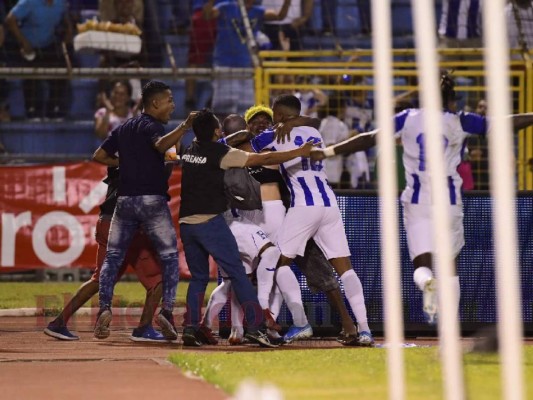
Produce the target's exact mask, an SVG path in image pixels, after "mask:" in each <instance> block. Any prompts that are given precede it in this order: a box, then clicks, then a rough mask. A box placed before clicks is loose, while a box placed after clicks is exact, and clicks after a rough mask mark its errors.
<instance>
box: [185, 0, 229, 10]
mask: <svg viewBox="0 0 533 400" xmlns="http://www.w3.org/2000/svg"><path fill="white" fill-rule="evenodd" d="M233 1H234V0H233ZM225 2H228V0H215V6H216V5H217V4H220V3H225ZM205 3H207V0H192V10H193V12H194V11H198V10H201V9H202V8H203V7H204V5H205Z"/></svg>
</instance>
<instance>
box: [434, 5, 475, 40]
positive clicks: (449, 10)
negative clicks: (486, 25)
mask: <svg viewBox="0 0 533 400" xmlns="http://www.w3.org/2000/svg"><path fill="white" fill-rule="evenodd" d="M482 6H483V0H442V12H441V15H440V23H439V45H440V47H442V48H480V47H483V42H482V36H481V9H482Z"/></svg>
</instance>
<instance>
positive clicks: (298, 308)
mask: <svg viewBox="0 0 533 400" xmlns="http://www.w3.org/2000/svg"><path fill="white" fill-rule="evenodd" d="M276 283H277V284H278V286H279V288H280V290H281V293H282V294H283V298H284V299H285V303H287V307H288V308H289V311H290V312H291V315H292V321H293V322H294V325H295V326H297V327H303V326H305V325H307V324H308V321H307V316H306V315H305V310H304V305H303V302H302V293H301V292H300V284H299V283H298V280H297V279H296V276H294V273H293V272H292V270H291V268H290V267H289V266H288V265H283V266H281V267H279V268H278V271H277V273H276Z"/></svg>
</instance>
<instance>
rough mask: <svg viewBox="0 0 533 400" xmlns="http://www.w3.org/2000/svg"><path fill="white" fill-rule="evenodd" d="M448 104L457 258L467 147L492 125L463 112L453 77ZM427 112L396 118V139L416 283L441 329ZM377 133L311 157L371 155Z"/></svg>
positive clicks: (445, 88) (447, 86)
mask: <svg viewBox="0 0 533 400" xmlns="http://www.w3.org/2000/svg"><path fill="white" fill-rule="evenodd" d="M440 89H441V96H442V104H443V116H442V124H443V130H442V132H443V135H444V143H445V146H444V162H445V163H446V172H447V176H448V188H449V190H448V193H447V195H449V199H450V217H451V219H452V220H451V224H450V226H451V229H452V238H453V242H452V246H453V252H454V254H455V257H457V255H459V252H460V251H461V249H462V247H463V246H464V243H465V241H464V230H463V205H462V197H461V184H462V179H461V177H460V176H459V173H458V172H457V166H458V165H459V163H460V161H461V155H462V152H463V149H464V143H465V140H466V138H467V137H468V136H471V135H486V133H487V119H486V118H485V116H482V115H479V114H475V113H466V112H462V111H461V112H457V105H456V95H455V90H454V81H453V79H452V78H451V77H450V76H449V75H448V74H447V73H443V74H442V75H441V82H440ZM423 117H424V110H423V109H413V108H411V109H407V110H404V111H402V112H400V113H398V114H396V116H395V117H394V122H395V137H396V138H399V139H401V141H402V144H403V149H404V153H403V164H404V167H405V179H406V186H405V188H404V190H403V192H402V195H401V202H402V206H403V215H404V226H405V231H406V234H407V245H408V247H409V255H410V258H411V260H412V262H413V265H414V269H415V270H414V274H413V280H414V282H415V284H416V286H417V287H418V288H419V289H420V290H421V291H422V292H423V293H424V297H423V310H424V315H425V317H426V318H427V321H428V322H429V323H435V322H436V317H437V296H436V287H437V285H436V282H435V277H434V273H433V270H432V265H433V263H432V252H433V251H434V246H433V235H432V231H433V228H432V224H433V221H432V219H431V188H430V186H431V182H430V179H431V178H430V175H429V174H428V171H427V169H426V159H425V147H424V146H425V142H424V138H425V135H424V134H423V133H421V132H423V131H424V129H423V127H424V124H423ZM511 118H512V121H513V128H514V129H515V130H519V129H523V128H525V127H527V126H529V125H532V124H533V113H529V114H516V115H513V116H511ZM376 132H377V131H373V132H369V133H366V134H360V135H358V136H355V137H353V138H350V139H348V140H345V141H344V142H341V143H338V144H335V145H332V146H329V147H327V148H325V149H316V150H313V151H312V152H311V158H312V160H314V161H317V160H322V159H324V158H326V157H333V156H335V155H339V154H349V153H354V152H356V151H362V150H366V149H368V148H370V147H372V146H374V145H375V144H376V137H375V136H376ZM452 279H453V287H454V289H455V290H454V292H455V293H454V299H455V302H456V307H457V308H458V307H459V298H460V288H459V277H458V276H454V277H453V278H452Z"/></svg>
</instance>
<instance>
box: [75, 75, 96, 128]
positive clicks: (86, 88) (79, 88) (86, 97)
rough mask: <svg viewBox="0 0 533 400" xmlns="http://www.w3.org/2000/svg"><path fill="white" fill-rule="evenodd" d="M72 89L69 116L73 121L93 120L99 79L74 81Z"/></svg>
mask: <svg viewBox="0 0 533 400" xmlns="http://www.w3.org/2000/svg"><path fill="white" fill-rule="evenodd" d="M70 87H71V93H72V95H71V103H70V113H69V116H70V118H72V119H89V120H91V121H92V120H93V118H94V112H95V111H96V109H95V104H96V96H97V95H98V80H97V79H73V80H72V81H71V84H70Z"/></svg>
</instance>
